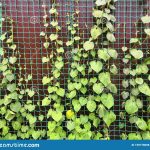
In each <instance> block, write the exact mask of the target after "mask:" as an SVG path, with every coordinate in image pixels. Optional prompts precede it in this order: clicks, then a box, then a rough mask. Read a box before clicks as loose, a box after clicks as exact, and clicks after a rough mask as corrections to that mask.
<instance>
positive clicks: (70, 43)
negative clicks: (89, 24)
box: [66, 40, 74, 46]
mask: <svg viewBox="0 0 150 150" xmlns="http://www.w3.org/2000/svg"><path fill="white" fill-rule="evenodd" d="M73 43H74V41H73V40H72V41H67V42H66V45H67V46H71V45H72V44H73Z"/></svg>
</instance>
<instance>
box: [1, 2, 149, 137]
mask: <svg viewBox="0 0 150 150" xmlns="http://www.w3.org/2000/svg"><path fill="white" fill-rule="evenodd" d="M57 3H58V12H59V17H58V20H59V25H60V26H61V27H62V30H61V32H60V38H61V40H62V41H64V42H66V41H68V40H69V39H70V38H71V35H70V34H69V33H68V30H67V25H66V24H67V22H68V20H70V18H69V17H70V16H71V15H73V14H74V12H75V11H76V10H79V11H80V14H79V17H78V21H79V30H80V33H79V34H80V36H81V37H82V40H83V41H86V40H87V39H89V36H90V28H91V27H92V26H93V24H94V20H93V16H92V8H93V7H94V5H95V3H94V1H91V0H79V2H78V4H77V3H76V1H75V0H57ZM1 4H2V7H0V14H1V13H2V17H3V18H5V17H10V18H12V19H13V21H14V23H13V24H14V27H13V28H14V30H13V33H14V42H15V44H16V45H17V49H18V52H19V56H20V58H19V60H18V61H19V63H20V66H21V67H22V68H25V69H23V71H21V72H19V70H16V71H14V73H15V74H19V75H20V76H23V77H25V76H28V75H29V74H31V75H32V80H31V81H29V82H27V83H26V84H25V86H26V87H27V88H29V89H31V90H33V91H34V92H35V95H34V96H33V97H32V98H30V97H28V96H27V97H25V98H23V99H21V101H22V103H26V101H27V100H32V102H33V103H34V104H35V105H37V104H39V105H38V107H36V109H35V110H34V111H33V115H34V116H39V115H43V116H47V114H48V110H49V109H50V108H51V105H50V106H46V107H43V106H42V105H41V101H42V99H43V98H44V97H45V96H46V95H47V87H45V86H43V84H42V78H43V76H45V75H46V76H49V75H50V74H51V72H50V69H49V68H51V64H49V65H47V64H46V65H45V64H43V63H42V57H44V56H45V57H46V56H49V55H50V52H51V51H53V50H54V49H55V47H54V44H53V43H51V45H50V48H49V49H48V50H46V49H44V48H43V38H42V37H40V36H39V35H40V32H42V31H44V30H45V28H44V26H43V16H44V10H43V7H42V5H43V4H45V5H46V11H47V13H48V11H49V10H50V8H51V7H52V1H51V0H1ZM115 6H116V10H115V11H114V12H113V13H114V15H115V17H116V20H117V21H116V23H115V27H116V32H115V37H116V42H115V43H114V44H112V47H114V48H115V49H116V50H117V52H118V54H119V55H118V58H117V59H116V60H114V61H111V62H109V65H112V64H116V66H117V68H118V70H119V72H118V74H117V75H115V76H113V79H112V82H113V83H115V84H116V86H117V88H118V94H117V95H116V96H115V105H114V107H113V111H114V113H115V114H116V116H117V119H116V121H115V122H114V123H113V124H112V125H111V126H110V128H109V134H110V137H111V139H120V136H121V134H122V133H131V132H137V131H138V130H139V129H138V128H137V127H136V126H135V125H134V124H131V123H129V116H128V115H125V118H121V117H120V116H121V114H124V113H125V110H124V107H123V104H124V103H125V100H123V99H122V96H121V93H122V92H123V90H124V89H123V87H122V80H123V79H126V78H128V79H129V78H130V77H126V76H125V74H124V73H123V68H126V67H127V66H125V64H123V63H122V59H123V57H124V55H125V54H124V53H123V51H121V49H120V48H121V47H123V46H124V45H126V43H129V41H130V38H131V37H134V35H135V31H136V30H135V28H138V30H140V31H143V28H144V27H143V26H142V23H141V21H140V17H141V16H143V15H144V14H147V13H149V7H150V5H149V2H148V1H144V0H118V2H117V3H116V4H115ZM0 17H1V15H0ZM52 19H53V18H52V17H51V16H48V21H49V22H51V21H52ZM71 21H72V22H73V21H74V20H71ZM136 25H137V26H136ZM8 28H9V23H7V22H6V23H5V24H3V27H2V30H1V31H2V32H4V31H6V30H7V29H8ZM47 33H48V34H51V33H54V31H53V30H52V29H48V31H47ZM137 34H140V35H139V36H140V37H141V38H143V37H144V35H143V32H139V33H137ZM2 45H3V47H5V45H4V44H3V43H1V46H2ZM128 46H129V47H130V44H128ZM149 47H150V41H148V40H147V41H145V42H144V44H142V46H141V47H140V49H142V51H143V52H146V51H148V50H149ZM64 49H65V53H64V56H63V59H64V62H66V65H65V66H64V68H63V71H62V75H61V78H60V83H61V86H62V87H63V88H64V89H66V88H67V87H66V83H67V80H68V79H69V75H68V72H69V69H70V67H71V66H70V64H71V62H72V49H73V47H72V49H70V48H68V47H67V46H64ZM9 53H11V52H10V51H9V49H8V54H7V55H8V56H9ZM148 56H149V53H145V57H148ZM54 59H55V58H54ZM90 60H92V59H91V58H86V59H84V60H83V63H85V62H86V61H90ZM92 76H94V74H93V75H92ZM87 77H88V78H90V75H89V76H87ZM1 78H2V75H1ZM143 78H144V76H143ZM16 82H17V81H16ZM89 90H90V89H89ZM128 91H129V92H130V88H129V89H128ZM4 95H5V91H1V95H0V97H1V98H3V97H4ZM79 96H80V95H79ZM81 96H82V95H81ZM141 99H142V100H143V104H144V107H147V105H148V102H147V101H146V99H145V97H143V96H141ZM68 103H69V100H68V99H67V98H65V99H64V100H63V104H64V106H65V112H66V111H67V104H68ZM138 113H139V116H141V117H143V118H145V119H149V114H148V113H147V112H143V111H142V110H141V111H139V112H138ZM81 114H87V112H86V109H82V110H81ZM1 118H2V117H1ZM48 121H49V119H48V118H47V117H44V120H43V121H37V122H36V129H40V130H44V129H45V130H48V125H47V123H48ZM121 123H123V124H125V127H124V128H120V124H121ZM24 124H26V121H24ZM63 126H64V128H65V127H66V123H65V121H64V123H63ZM102 126H103V124H100V125H99V128H98V129H95V128H94V129H93V130H96V131H97V132H98V131H101V129H102ZM11 132H12V133H14V132H15V131H13V130H12V131H11ZM46 138H47V137H46V136H45V137H44V139H46Z"/></svg>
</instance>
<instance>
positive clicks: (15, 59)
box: [9, 57, 17, 64]
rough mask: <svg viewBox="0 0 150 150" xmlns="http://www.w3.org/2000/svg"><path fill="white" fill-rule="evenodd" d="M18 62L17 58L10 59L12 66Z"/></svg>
mask: <svg viewBox="0 0 150 150" xmlns="http://www.w3.org/2000/svg"><path fill="white" fill-rule="evenodd" d="M16 61H17V58H16V57H9V62H10V63H11V64H14V63H15V62H16Z"/></svg>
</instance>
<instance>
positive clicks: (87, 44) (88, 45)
mask: <svg viewBox="0 0 150 150" xmlns="http://www.w3.org/2000/svg"><path fill="white" fill-rule="evenodd" d="M83 48H84V49H85V50H86V51H89V50H92V49H94V43H93V42H90V41H86V42H85V43H84V45H83Z"/></svg>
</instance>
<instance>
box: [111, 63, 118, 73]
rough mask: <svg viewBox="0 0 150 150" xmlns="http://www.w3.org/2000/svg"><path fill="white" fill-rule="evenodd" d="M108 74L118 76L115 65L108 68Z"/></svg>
mask: <svg viewBox="0 0 150 150" xmlns="http://www.w3.org/2000/svg"><path fill="white" fill-rule="evenodd" d="M110 72H111V73H112V74H114V75H117V74H118V69H117V67H116V66H115V65H111V66H110Z"/></svg>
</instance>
